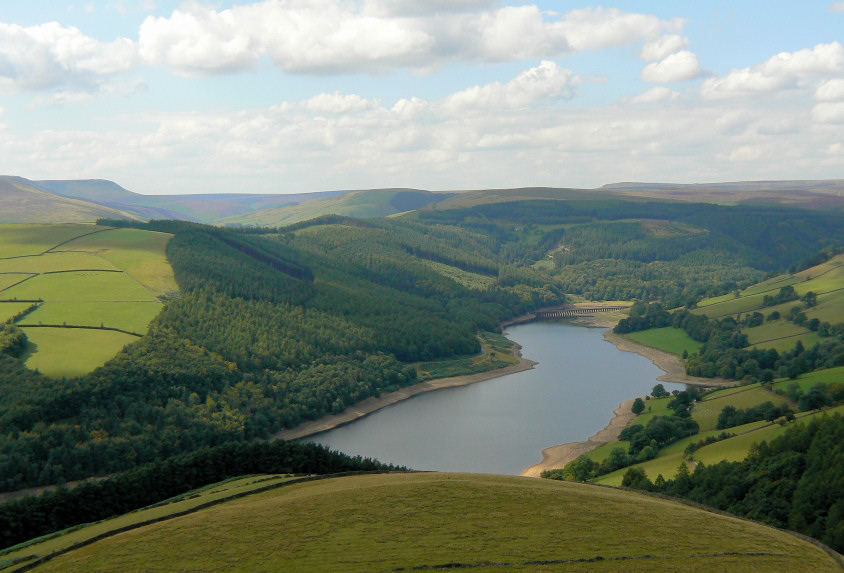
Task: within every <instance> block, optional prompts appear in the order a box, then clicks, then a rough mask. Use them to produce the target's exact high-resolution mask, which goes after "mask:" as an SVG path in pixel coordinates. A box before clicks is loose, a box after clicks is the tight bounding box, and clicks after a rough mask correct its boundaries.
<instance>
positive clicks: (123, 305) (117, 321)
mask: <svg viewBox="0 0 844 573" xmlns="http://www.w3.org/2000/svg"><path fill="white" fill-rule="evenodd" d="M0 310H2V308H0ZM160 311H161V304H160V303H159V302H158V301H152V300H151V301H148V302H140V303H138V302H113V301H97V302H50V303H47V304H43V305H41V306H40V307H38V309H36V310H35V311H33V312H31V313H30V314H28V315H27V316H26V317H24V318H23V319H21V320H19V321H18V323H17V324H19V325H21V326H27V325H33V324H53V325H56V324H62V323H64V322H66V323H67V324H72V325H75V326H90V327H94V328H96V327H100V326H106V327H109V328H119V329H121V330H125V331H127V332H133V333H136V334H144V333H145V332H146V331H147V329H148V328H149V324H150V322H152V319H153V318H155V317H156V315H157V314H158V313H159V312H160Z"/></svg>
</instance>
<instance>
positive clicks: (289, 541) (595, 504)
mask: <svg viewBox="0 0 844 573" xmlns="http://www.w3.org/2000/svg"><path fill="white" fill-rule="evenodd" d="M277 485H278V486H279V487H276V488H274V489H271V490H269V491H263V492H260V493H255V494H253V495H247V496H245V497H242V498H240V499H236V500H232V501H228V502H225V503H222V504H218V505H214V506H212V507H206V508H204V509H201V510H200V511H195V512H192V513H189V514H187V515H182V516H180V517H173V518H172V519H164V520H163V521H160V522H158V523H154V524H151V525H148V526H146V527H143V528H140V529H132V530H130V531H126V532H124V533H121V534H119V535H112V536H109V537H107V538H105V539H101V540H100V541H97V542H96V543H93V544H90V545H87V546H85V547H80V548H78V549H75V550H73V551H70V552H68V553H66V554H64V555H60V556H58V557H56V558H54V559H52V560H50V561H48V562H46V563H44V564H43V565H40V566H36V567H35V568H34V569H33V570H34V571H86V572H90V571H114V570H154V569H159V568H166V569H169V570H174V569H178V570H184V569H196V570H221V569H238V570H276V571H277V570H284V571H410V570H429V569H441V568H443V569H444V568H449V569H451V568H476V569H482V570H484V571H509V570H513V569H514V568H516V569H523V568H524V569H529V570H531V571H559V570H560V568H565V570H572V569H574V570H589V571H643V570H667V569H683V570H688V571H698V570H700V571H703V570H706V571H711V570H712V569H713V568H717V569H718V570H723V571H747V570H779V571H796V570H803V571H808V570H811V571H839V570H840V565H839V564H838V563H837V562H836V561H835V558H834V557H833V556H831V555H830V554H828V553H826V552H825V551H824V550H823V549H821V548H820V547H817V546H816V545H813V544H811V543H809V542H807V541H805V540H803V539H799V538H797V537H795V536H792V535H791V534H789V533H786V532H783V531H779V530H775V529H772V528H769V527H765V526H763V525H760V524H756V523H752V522H749V521H745V520H741V519H738V518H735V517H732V516H727V515H721V514H716V513H712V512H709V511H705V510H702V509H698V508H695V507H690V506H687V505H682V504H680V503H677V502H675V501H669V500H666V499H659V498H655V497H649V496H645V495H642V494H638V493H634V492H630V491H624V490H617V489H611V488H602V487H595V486H588V485H581V484H572V483H561V482H552V481H548V480H535V479H530V478H516V477H505V476H481V475H471V474H382V475H361V476H349V477H342V478H334V479H323V480H318V481H307V482H304V483H301V482H300V483H295V482H294V483H290V482H283V481H282V482H279V483H277ZM216 489H219V488H216ZM165 507H166V506H165ZM173 511H174V513H175V508H174V510H173ZM643 524H647V527H643ZM678 524H682V525H678ZM98 527H99V529H100V530H101V531H102V530H103V529H108V522H106V523H105V524H103V525H101V526H98ZM79 533H84V530H81V531H80V532H77V535H78V534H79ZM47 543H48V544H53V546H55V544H56V540H53V541H49V542H47ZM29 551H30V552H37V551H38V546H34V547H31V548H29ZM8 570H9V571H13V570H14V567H11V568H9V569H8Z"/></svg>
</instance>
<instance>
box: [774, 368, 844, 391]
mask: <svg viewBox="0 0 844 573" xmlns="http://www.w3.org/2000/svg"><path fill="white" fill-rule="evenodd" d="M821 383H823V384H844V366H839V367H838V368H829V369H826V370H815V371H814V372H807V373H806V374H801V375H800V377H799V378H797V379H796V380H782V381H780V382H777V383H776V384H774V388H775V389H776V390H782V391H784V390H786V389H787V388H788V387H789V386H791V385H792V384H797V385H798V386H799V387H800V389H801V390H803V392H808V391H809V389H810V388H811V387H812V386H814V385H816V384H821Z"/></svg>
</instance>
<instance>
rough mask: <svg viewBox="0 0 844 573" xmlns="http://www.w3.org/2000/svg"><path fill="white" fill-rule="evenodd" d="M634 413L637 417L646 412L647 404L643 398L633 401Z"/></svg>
mask: <svg viewBox="0 0 844 573" xmlns="http://www.w3.org/2000/svg"><path fill="white" fill-rule="evenodd" d="M631 410H633V413H634V414H636V415H637V416H638V415H639V414H641V413H642V412H644V411H645V402H644V400H642V399H641V398H636V399H635V400H633V407H632V408H631Z"/></svg>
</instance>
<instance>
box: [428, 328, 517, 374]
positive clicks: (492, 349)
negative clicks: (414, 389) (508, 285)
mask: <svg viewBox="0 0 844 573" xmlns="http://www.w3.org/2000/svg"><path fill="white" fill-rule="evenodd" d="M478 338H479V339H480V341H481V348H482V349H483V351H482V352H481V354H479V355H477V356H467V357H463V358H454V359H451V360H439V361H436V362H420V363H418V364H416V365H415V366H416V371H417V373H418V374H419V378H421V379H422V380H433V379H436V378H449V377H451V376H463V375H465V374H476V373H478V372H486V371H487V370H493V369H495V368H502V367H504V366H509V365H511V364H516V363H517V362H518V361H519V359H518V358H517V357H516V356H515V354H513V343H512V342H510V341H509V340H507V339H506V338H505V337H504V336H502V335H500V334H496V333H494V332H481V333H480V334H479V335H478Z"/></svg>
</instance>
